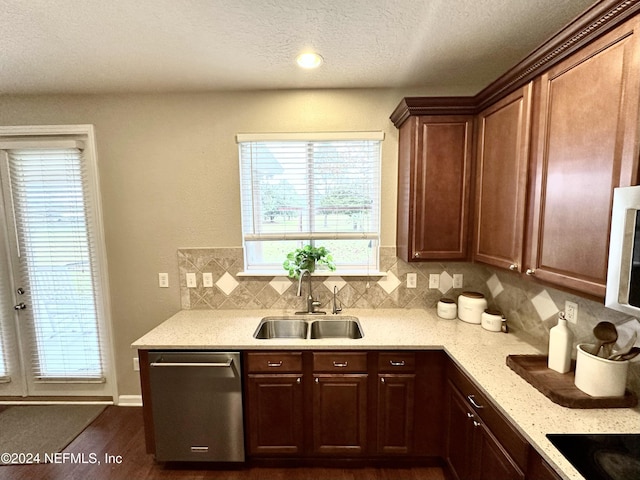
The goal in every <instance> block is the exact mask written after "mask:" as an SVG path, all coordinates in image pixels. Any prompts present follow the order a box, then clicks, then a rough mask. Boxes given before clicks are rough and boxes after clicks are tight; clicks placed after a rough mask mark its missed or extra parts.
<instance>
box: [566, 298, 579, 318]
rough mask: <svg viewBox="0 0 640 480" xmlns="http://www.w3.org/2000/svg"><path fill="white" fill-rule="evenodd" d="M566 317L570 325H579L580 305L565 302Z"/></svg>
mask: <svg viewBox="0 0 640 480" xmlns="http://www.w3.org/2000/svg"><path fill="white" fill-rule="evenodd" d="M564 317H565V318H566V319H567V322H569V323H578V304H577V303H574V302H570V301H568V300H567V301H565V302H564Z"/></svg>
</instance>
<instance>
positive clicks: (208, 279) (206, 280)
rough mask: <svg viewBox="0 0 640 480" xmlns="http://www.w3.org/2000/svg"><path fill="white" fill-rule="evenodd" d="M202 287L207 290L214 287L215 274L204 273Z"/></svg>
mask: <svg viewBox="0 0 640 480" xmlns="http://www.w3.org/2000/svg"><path fill="white" fill-rule="evenodd" d="M202 286H203V287H206V288H210V287H213V273H211V272H204V273H203V274H202Z"/></svg>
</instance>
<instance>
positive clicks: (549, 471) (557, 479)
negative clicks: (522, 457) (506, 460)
mask: <svg viewBox="0 0 640 480" xmlns="http://www.w3.org/2000/svg"><path fill="white" fill-rule="evenodd" d="M526 478H527V480H562V477H561V476H560V475H558V474H557V473H556V471H555V470H554V469H553V468H551V465H549V464H548V463H547V462H546V461H545V460H544V458H542V457H541V456H540V454H539V453H538V452H536V451H533V450H532V451H531V454H530V455H529V464H528V466H527V476H526Z"/></svg>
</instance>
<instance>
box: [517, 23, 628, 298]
mask: <svg viewBox="0 0 640 480" xmlns="http://www.w3.org/2000/svg"><path fill="white" fill-rule="evenodd" d="M638 26H640V21H639V19H638V17H635V18H634V19H632V20H630V21H628V22H626V23H625V24H623V25H622V26H620V27H618V28H616V29H615V30H612V31H611V32H609V33H608V34H606V35H605V36H603V37H602V38H600V39H598V40H597V41H595V42H593V43H591V44H589V45H588V46H587V47H585V48H583V49H582V50H580V51H579V52H578V53H576V54H574V55H573V56H571V57H569V58H567V59H566V60H565V61H563V62H561V63H559V64H558V65H556V66H554V67H553V68H551V69H550V70H549V71H547V72H546V73H545V74H543V75H542V77H541V78H540V79H538V80H536V81H537V82H539V85H536V87H539V94H540V95H539V100H538V101H539V103H538V104H537V106H538V108H539V115H538V117H539V120H538V122H539V123H538V124H537V125H536V127H537V128H536V129H535V130H536V131H535V136H534V139H533V148H534V149H535V152H532V160H533V162H534V163H533V169H532V172H533V173H534V178H533V182H532V186H533V190H532V209H531V215H532V216H531V218H530V222H531V234H530V235H529V239H530V245H529V258H528V259H527V264H528V265H527V270H526V272H527V274H529V275H535V277H536V278H539V279H541V280H545V281H548V282H551V283H554V284H557V285H560V286H563V287H567V288H572V289H575V290H579V291H582V292H584V293H588V294H591V295H595V296H600V297H602V296H604V292H605V284H606V273H607V256H608V245H609V230H610V218H611V205H612V198H613V189H614V188H615V187H618V186H627V185H633V184H636V183H637V180H638V178H637V172H638V139H639V132H640V129H639V126H638V113H639V111H638V99H639V98H640V82H639V72H640V58H639V55H640V49H639V48H638V47H639V45H638V41H639V39H638V36H639V35H640V33H638ZM534 101H535V100H534Z"/></svg>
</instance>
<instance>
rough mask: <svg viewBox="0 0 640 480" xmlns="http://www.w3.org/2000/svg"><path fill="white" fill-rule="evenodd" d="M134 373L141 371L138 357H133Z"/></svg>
mask: <svg viewBox="0 0 640 480" xmlns="http://www.w3.org/2000/svg"><path fill="white" fill-rule="evenodd" d="M133 371H134V372H139V371H140V359H138V357H133Z"/></svg>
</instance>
